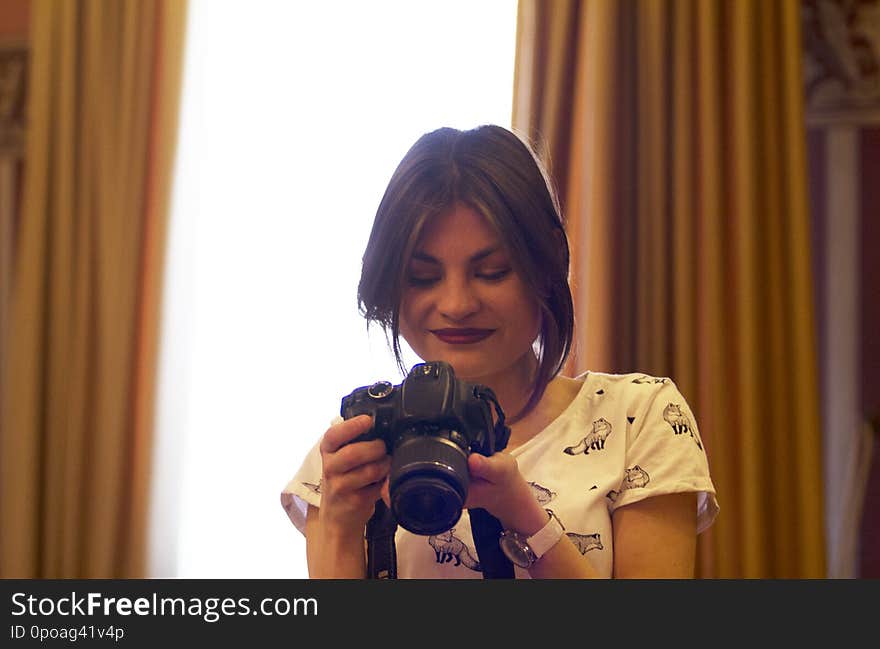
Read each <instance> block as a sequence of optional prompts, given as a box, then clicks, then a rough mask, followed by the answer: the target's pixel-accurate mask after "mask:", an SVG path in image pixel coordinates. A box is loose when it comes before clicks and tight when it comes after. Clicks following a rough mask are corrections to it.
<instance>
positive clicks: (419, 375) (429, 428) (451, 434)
mask: <svg viewBox="0 0 880 649" xmlns="http://www.w3.org/2000/svg"><path fill="white" fill-rule="evenodd" d="M493 406H494V408H495V412H496V414H497V421H494V420H493V416H492V407H493ZM340 414H341V415H342V417H343V419H351V418H352V417H356V416H357V415H371V416H372V417H373V426H372V428H370V430H368V431H367V432H366V433H364V434H363V435H360V436H359V437H357V438H355V439H354V440H352V443H353V442H359V441H364V440H371V439H382V440H383V441H384V442H385V447H386V448H387V450H388V454H389V455H391V471H390V474H389V493H390V500H391V510H392V512H393V513H394V517H395V519H396V520H397V522H398V523H399V524H400V525H401V526H402V527H403V528H404V529H406V530H409V531H410V532H413V533H414V534H422V535H431V534H440V533H442V532H445V531H447V530H449V529H450V528H452V526H453V525H455V523H456V522H457V521H458V519H459V518H460V517H461V511H462V508H463V506H464V501H465V499H466V498H467V492H468V486H469V484H470V478H469V473H468V468H467V458H468V455H470V453H480V454H482V455H486V456H490V455H492V454H493V453H495V452H497V451H501V450H503V449H504V448H505V447H506V446H507V442H508V439H509V437H510V429H509V428H508V427H507V426H506V425H505V424H504V413H503V411H502V410H501V407H500V406H499V404H498V401H497V399H496V398H495V395H494V393H493V392H492V390H491V389H490V388H488V387H486V386H483V385H479V384H472V383H468V382H465V381H461V380H459V379H457V378H456V377H455V372H454V371H453V369H452V366H451V365H449V364H448V363H445V362H443V361H431V362H426V363H419V364H417V365H414V366H413V367H412V369H411V370H410V371H409V373H408V374H407V376H406V378H405V379H404V380H403V382H402V383H400V384H399V385H392V384H391V383H390V382H388V381H379V382H377V383H374V384H373V385H370V386H364V387H360V388H357V389H356V390H354V391H353V392H352V393H351V394H349V395H347V396H345V397H343V398H342V405H341V407H340Z"/></svg>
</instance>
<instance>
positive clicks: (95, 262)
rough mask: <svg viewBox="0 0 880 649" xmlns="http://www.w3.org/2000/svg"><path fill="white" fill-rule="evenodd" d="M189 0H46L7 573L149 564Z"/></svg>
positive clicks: (11, 374)
mask: <svg viewBox="0 0 880 649" xmlns="http://www.w3.org/2000/svg"><path fill="white" fill-rule="evenodd" d="M185 10H186V3H185V2H184V1H183V0H138V2H106V1H105V0H65V2H55V1H54V0H35V1H34V2H33V4H32V8H31V34H30V37H31V43H30V52H31V63H30V68H29V79H30V81H29V87H28V94H29V99H28V103H29V114H28V122H27V145H26V153H25V183H24V189H23V194H24V196H23V206H22V213H21V218H20V224H19V228H18V231H17V232H16V233H15V239H14V241H13V242H11V245H9V246H4V248H3V249H11V250H13V251H14V259H13V264H12V267H13V276H12V278H11V296H10V308H9V313H8V314H4V317H7V316H8V325H9V326H8V328H7V334H8V338H7V339H6V340H5V341H3V352H4V353H3V357H4V358H3V365H2V383H0V398H2V401H0V404H2V411H0V415H2V419H0V422H2V429H0V469H2V472H0V527H2V530H3V533H2V534H3V536H2V548H0V576H2V577H4V578H10V577H15V578H130V577H142V576H143V572H144V563H145V547H146V536H147V535H146V520H147V507H148V503H147V494H148V482H149V477H150V462H149V460H150V453H151V434H152V430H151V429H152V410H153V392H154V388H153V384H154V376H155V365H156V347H157V331H158V304H159V293H160V280H161V276H162V268H163V249H164V240H165V231H166V225H165V224H166V216H167V211H168V202H169V187H170V181H171V166H172V160H173V154H174V143H175V140H176V130H177V112H178V102H179V92H180V88H179V87H180V73H181V56H182V47H183V37H184V28H185Z"/></svg>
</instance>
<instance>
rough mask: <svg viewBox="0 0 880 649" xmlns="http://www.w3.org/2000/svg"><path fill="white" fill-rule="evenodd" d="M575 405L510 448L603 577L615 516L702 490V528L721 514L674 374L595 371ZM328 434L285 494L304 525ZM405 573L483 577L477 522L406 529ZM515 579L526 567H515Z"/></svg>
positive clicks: (400, 535)
mask: <svg viewBox="0 0 880 649" xmlns="http://www.w3.org/2000/svg"><path fill="white" fill-rule="evenodd" d="M577 378H578V380H581V381H583V385H582V386H581V389H580V390H579V392H578V394H577V395H576V396H575V398H574V399H573V400H572V402H571V403H570V404H569V405H568V407H567V408H566V409H565V410H564V411H563V412H562V414H560V415H559V417H557V418H556V419H555V420H554V421H552V422H551V423H550V424H549V425H548V426H547V427H546V428H545V429H544V430H542V431H541V432H540V433H538V434H537V435H535V437H533V438H532V439H531V440H529V441H528V442H526V443H525V444H523V445H521V446H519V447H517V448H515V449H514V450H513V451H511V455H513V456H514V457H516V459H517V464H518V466H519V470H520V473H522V475H523V476H524V477H525V479H526V480H527V481H528V482H529V483H530V485H531V487H532V489H533V491H534V494H535V498H536V499H537V500H538V502H539V503H541V505H542V506H543V507H545V508H546V509H549V510H551V511H552V513H553V514H554V515H555V516H557V517H558V518H559V520H560V521H561V523H562V525H563V527H564V528H565V531H566V534H568V536H569V537H570V538H571V539H572V541H574V543H575V545H576V546H577V547H578V548H579V549H580V551H581V554H584V555H585V556H586V557H587V559H588V560H590V562H591V563H592V565H593V567H594V568H595V569H596V571H597V572H598V574H599V575H600V576H602V577H611V574H612V566H613V561H612V557H613V553H614V548H613V543H612V539H613V537H612V533H611V515H612V514H613V512H614V510H615V509H617V508H618V507H621V506H623V505H628V504H630V503H634V502H637V501H639V500H642V499H644V498H649V497H651V496H659V495H662V494H671V493H682V492H695V493H696V494H697V533H700V532H702V531H703V530H705V529H706V528H707V527H709V525H711V524H712V522H713V521H714V520H715V517H716V515H717V514H718V502H717V500H716V497H715V486H714V485H713V483H712V478H711V476H710V474H709V464H708V461H707V458H706V452H705V448H704V447H703V443H702V440H701V439H700V435H699V432H698V430H697V425H696V420H695V418H694V416H693V413H692V412H691V410H690V407H689V406H688V404H687V402H686V401H685V399H684V397H683V396H682V395H681V393H680V392H679V391H678V388H677V387H676V386H675V384H674V383H673V381H672V380H671V379H669V378H655V377H651V376H646V375H644V374H603V373H598V372H587V373H585V374H583V375H581V376H579V377H577ZM319 445H320V440H319V441H318V442H317V443H316V444H315V446H314V447H313V448H312V450H311V451H310V452H309V454H308V455H307V456H306V459H305V461H304V462H303V464H302V466H301V467H300V469H299V471H298V472H297V474H296V476H295V477H294V478H293V480H291V481H290V482H289V483H288V485H287V487H286V488H285V489H284V491H283V492H282V494H281V503H282V505H283V506H284V509H285V510H286V511H287V514H288V516H289V517H290V520H291V521H293V523H294V525H296V527H297V528H298V529H299V530H300V531H301V532H303V533H305V515H306V511H307V510H308V507H307V505H309V504H311V505H314V506H315V507H320V505H321V493H320V492H321V454H320V452H319V450H318V447H319ZM395 543H396V546H397V572H398V577H399V578H401V579H408V578H417V579H468V578H473V579H481V578H482V576H483V575H482V573H481V572H480V566H479V559H478V557H477V555H476V551H475V549H474V540H473V537H472V535H471V529H470V520H469V517H468V514H467V511H466V510H465V511H464V512H463V513H462V516H461V518H460V519H459V521H458V523H456V524H455V526H454V527H453V528H452V529H451V530H449V531H448V532H446V533H444V534H441V535H437V536H420V535H417V534H412V533H410V532H408V531H406V530H404V529H402V528H400V527H398V530H397V534H396V536H395ZM515 570H516V576H517V578H521V579H523V578H526V579H527V578H528V577H529V574H528V572H527V571H525V570H522V569H520V568H518V567H515Z"/></svg>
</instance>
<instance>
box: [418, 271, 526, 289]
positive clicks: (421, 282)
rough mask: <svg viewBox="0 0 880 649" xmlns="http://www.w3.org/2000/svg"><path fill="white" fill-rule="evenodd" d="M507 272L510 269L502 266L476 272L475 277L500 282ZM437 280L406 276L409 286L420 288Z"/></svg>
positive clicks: (436, 278)
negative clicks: (485, 271) (483, 271)
mask: <svg viewBox="0 0 880 649" xmlns="http://www.w3.org/2000/svg"><path fill="white" fill-rule="evenodd" d="M509 274H510V269H509V268H504V269H502V270H497V271H495V272H492V273H477V274H476V277H477V279H481V280H483V281H486V282H500V281H501V280H503V279H504V278H505V277H507V276H508V275H509ZM438 281H440V278H439V277H413V276H410V277H408V278H407V282H408V283H409V285H410V286H415V287H420V288H425V287H428V286H431V285H433V284H436V283H437V282H438Z"/></svg>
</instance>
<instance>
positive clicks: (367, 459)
mask: <svg viewBox="0 0 880 649" xmlns="http://www.w3.org/2000/svg"><path fill="white" fill-rule="evenodd" d="M321 461H322V463H323V472H324V475H325V476H334V475H342V474H345V473H349V472H351V471H355V470H357V469H358V468H359V467H362V466H366V465H369V464H373V463H382V464H383V465H387V466H388V468H390V467H391V456H390V455H388V454H387V453H386V452H385V443H384V442H382V441H381V440H375V439H374V440H372V441H369V442H358V443H356V444H351V445H349V446H345V447H343V448H341V449H339V450H338V451H337V452H336V453H328V454H325V455H323V456H322V457H321Z"/></svg>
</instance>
